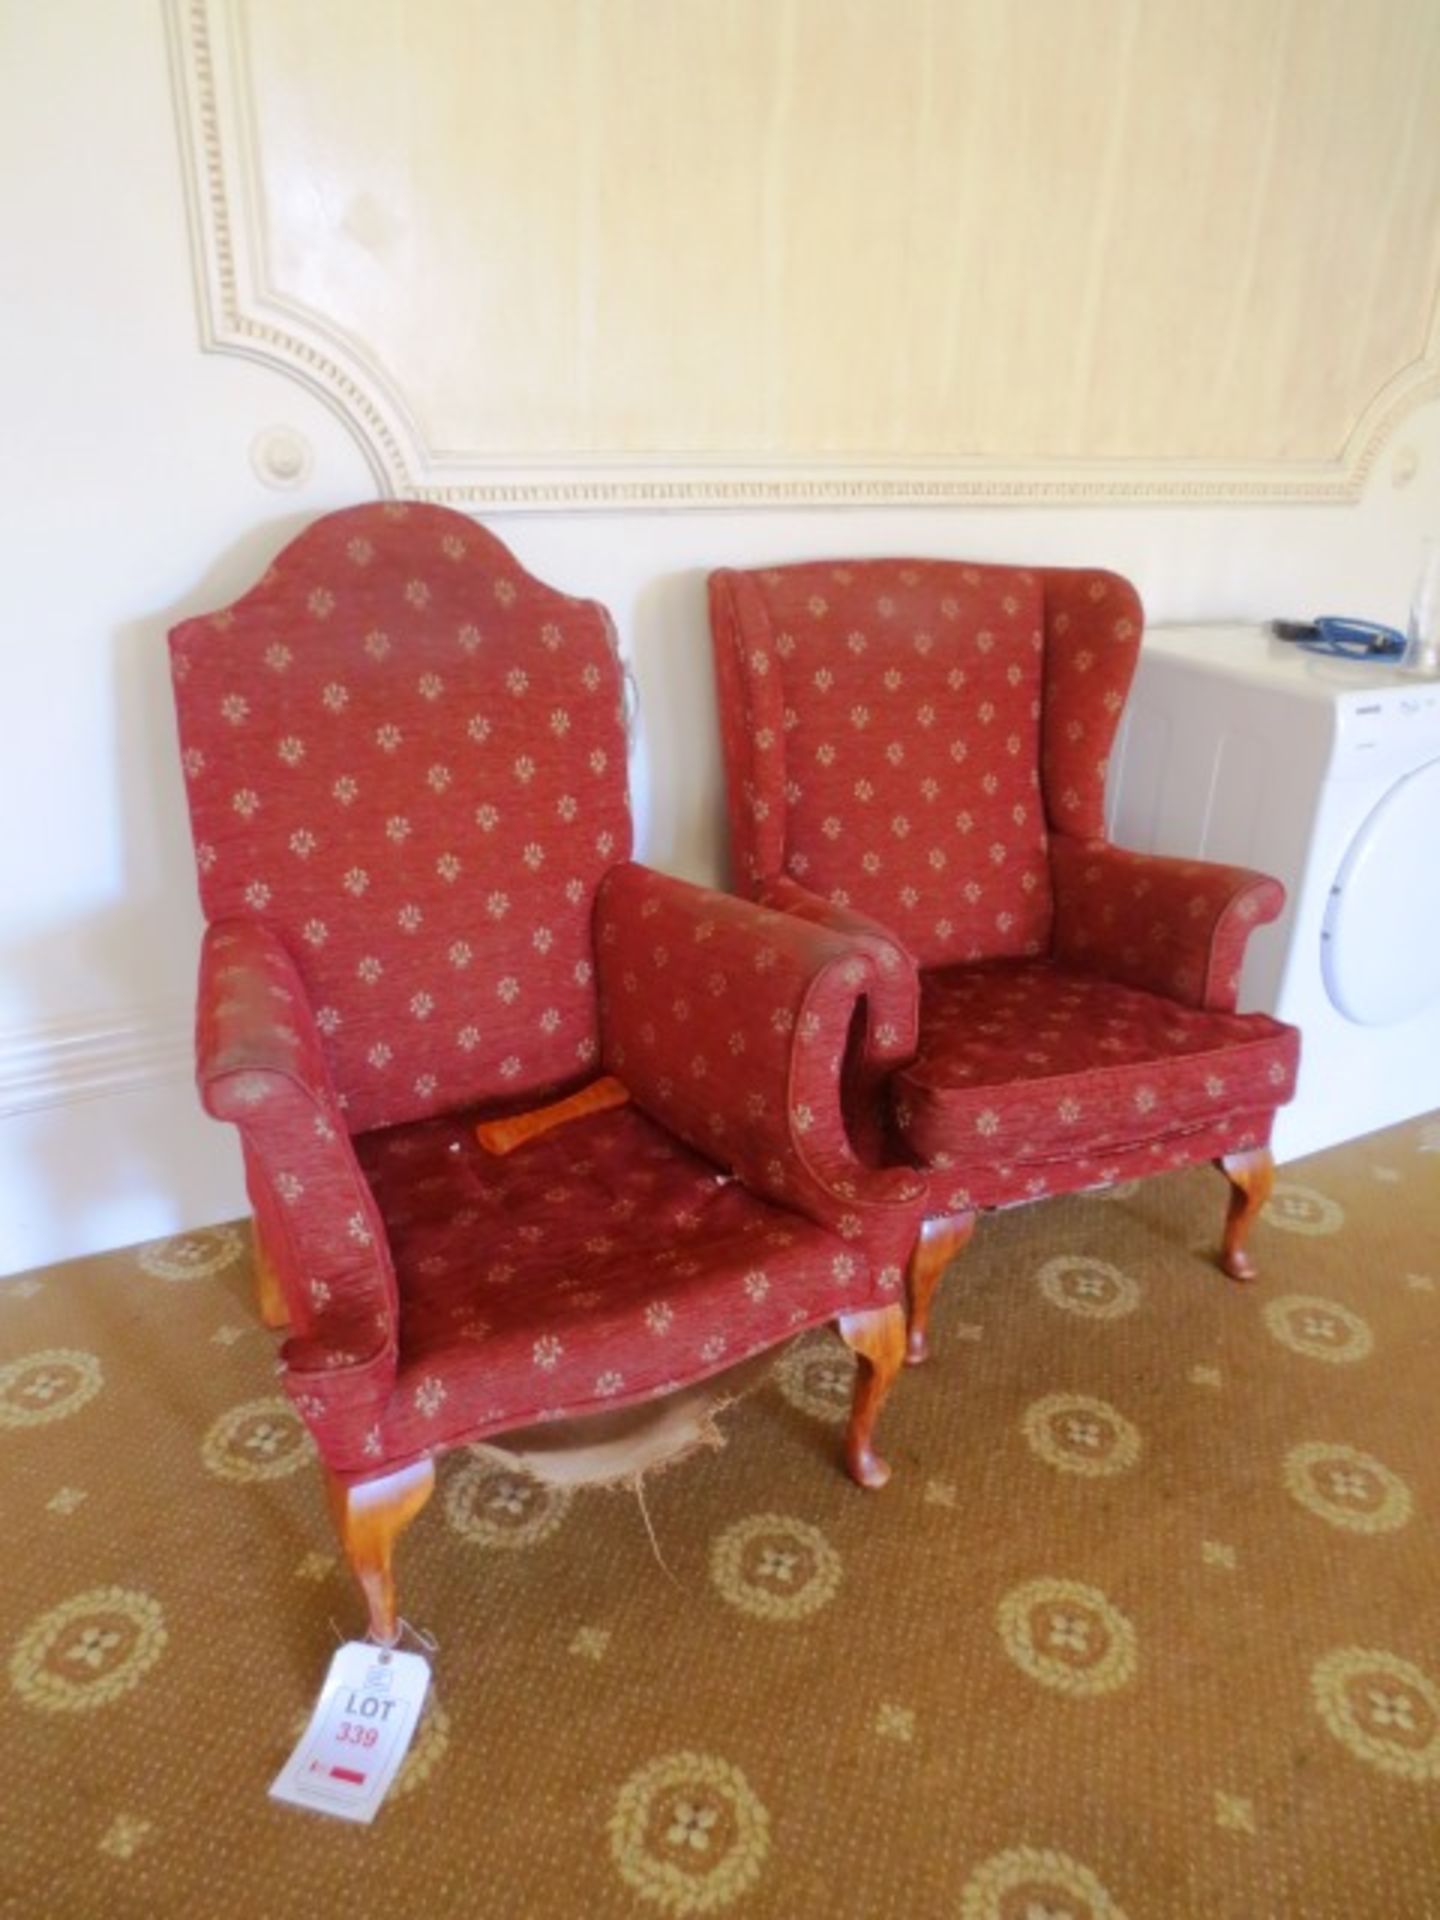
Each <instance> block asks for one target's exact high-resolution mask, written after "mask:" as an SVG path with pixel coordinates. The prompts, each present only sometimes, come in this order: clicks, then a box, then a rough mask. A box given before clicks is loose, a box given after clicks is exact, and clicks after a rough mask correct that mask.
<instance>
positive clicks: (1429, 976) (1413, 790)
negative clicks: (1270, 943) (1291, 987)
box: [1320, 760, 1440, 1027]
mask: <svg viewBox="0 0 1440 1920" xmlns="http://www.w3.org/2000/svg"><path fill="white" fill-rule="evenodd" d="M1320 958H1321V966H1322V969H1323V972H1324V976H1325V987H1326V991H1327V992H1328V993H1329V995H1330V998H1331V1000H1332V1001H1333V1002H1334V1003H1335V1005H1336V1006H1337V1007H1338V1008H1339V1009H1340V1011H1341V1013H1343V1014H1344V1015H1345V1017H1346V1019H1348V1020H1354V1021H1356V1022H1357V1023H1358V1024H1359V1025H1361V1026H1367V1027H1388V1026H1394V1025H1395V1024H1397V1023H1398V1022H1399V1021H1402V1020H1410V1019H1413V1018H1414V1016H1415V1015H1416V1014H1418V1013H1422V1012H1423V1011H1424V1010H1425V1008H1426V1007H1429V1006H1433V1005H1434V1004H1435V1003H1436V1002H1437V1001H1440V760H1432V761H1431V762H1430V763H1429V765H1428V766H1424V767H1418V768H1417V769H1416V770H1415V772H1414V773H1411V774H1407V775H1406V777H1405V778H1404V779H1403V780H1401V781H1400V782H1399V783H1398V784H1397V785H1396V786H1393V787H1392V788H1391V789H1390V791H1389V792H1388V793H1387V794H1386V795H1385V797H1384V799H1383V800H1381V801H1380V803H1379V805H1378V806H1376V807H1375V808H1374V809H1373V811H1372V812H1371V813H1370V815H1369V817H1368V819H1367V820H1366V821H1365V824H1364V826H1362V827H1361V829H1360V831H1359V832H1358V833H1357V834H1356V836H1355V838H1354V839H1353V840H1352V841H1351V842H1350V846H1349V849H1348V851H1347V852H1346V855H1345V858H1344V859H1343V860H1342V861H1341V863H1340V870H1339V872H1338V873H1337V874H1336V876H1335V879H1334V882H1333V883H1332V885H1331V888H1330V901H1329V905H1328V907H1327V908H1326V912H1325V926H1324V930H1323V932H1322V933H1321V936H1320Z"/></svg>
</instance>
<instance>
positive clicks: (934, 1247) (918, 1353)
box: [905, 1213, 975, 1367]
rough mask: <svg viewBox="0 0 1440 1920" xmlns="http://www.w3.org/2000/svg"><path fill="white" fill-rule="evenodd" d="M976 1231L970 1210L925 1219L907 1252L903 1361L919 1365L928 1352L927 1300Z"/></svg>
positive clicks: (932, 1296)
mask: <svg viewBox="0 0 1440 1920" xmlns="http://www.w3.org/2000/svg"><path fill="white" fill-rule="evenodd" d="M974 1231H975V1215H974V1214H973V1213H956V1214H949V1215H941V1216H940V1217H939V1218H938V1219H935V1220H927V1221H926V1222H925V1224H924V1225H923V1226H922V1227H921V1229H920V1237H919V1239H918V1240H917V1241H916V1242H915V1249H914V1251H913V1253H912V1254H911V1255H910V1267H909V1270H908V1272H907V1273H906V1276H905V1291H906V1294H907V1296H908V1298H909V1302H910V1325H909V1330H908V1332H907V1333H906V1336H905V1362H906V1365H907V1366H911V1367H918V1366H919V1364H920V1362H921V1361H922V1360H924V1359H925V1358H927V1356H928V1355H929V1352H930V1303H931V1301H932V1300H933V1299H934V1297H935V1289H936V1288H937V1287H938V1286H939V1284H940V1281H941V1278H942V1277H943V1275H944V1272H945V1269H946V1268H947V1267H948V1266H949V1264H950V1262H951V1261H952V1260H953V1259H954V1258H955V1256H956V1254H958V1253H959V1252H960V1251H961V1250H962V1249H963V1248H964V1246H965V1245H966V1243H967V1242H968V1241H969V1238H970V1236H971V1234H972V1233H973V1232H974Z"/></svg>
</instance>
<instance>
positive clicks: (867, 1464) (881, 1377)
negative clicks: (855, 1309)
mask: <svg viewBox="0 0 1440 1920" xmlns="http://www.w3.org/2000/svg"><path fill="white" fill-rule="evenodd" d="M835 1325H836V1327H837V1328H838V1330H839V1334H840V1338H841V1339H842V1340H843V1341H844V1342H845V1344H846V1346H847V1347H849V1348H850V1350H851V1352H852V1353H854V1354H856V1355H857V1356H858V1358H859V1361H860V1366H859V1369H858V1371H857V1373H856V1377H855V1398H854V1400H853V1401H852V1402H851V1406H850V1419H849V1423H848V1424H847V1426H846V1428H845V1467H846V1471H847V1472H848V1473H849V1475H850V1478H851V1479H852V1480H853V1481H854V1482H855V1483H856V1485H857V1486H861V1487H883V1486H884V1484H885V1482H886V1481H887V1480H888V1479H889V1478H890V1469H889V1467H888V1466H887V1465H886V1463H885V1462H884V1461H883V1460H882V1459H881V1458H880V1456H879V1454H878V1453H876V1451H875V1444H874V1435H875V1422H876V1420H877V1419H878V1418H879V1415H880V1409H881V1407H882V1406H884V1404H885V1396H886V1394H888V1393H889V1391H890V1389H891V1387H892V1386H894V1384H895V1376H896V1375H897V1374H898V1373H899V1371H900V1369H901V1367H902V1366H903V1365H904V1363H905V1309H904V1308H903V1307H902V1306H900V1305H898V1303H897V1304H896V1305H895V1306H893V1307H872V1308H871V1309H870V1310H869V1311H868V1312H866V1313H842V1314H841V1316H840V1318H839V1319H838V1320H837V1321H836V1322H835Z"/></svg>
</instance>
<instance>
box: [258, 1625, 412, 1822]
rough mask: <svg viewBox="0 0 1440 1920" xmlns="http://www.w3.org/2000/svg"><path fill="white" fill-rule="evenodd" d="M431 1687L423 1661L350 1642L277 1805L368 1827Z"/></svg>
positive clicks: (274, 1792) (274, 1795)
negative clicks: (322, 1814) (331, 1816)
mask: <svg viewBox="0 0 1440 1920" xmlns="http://www.w3.org/2000/svg"><path fill="white" fill-rule="evenodd" d="M429 1687H430V1663H429V1661H428V1660H426V1659H425V1658H424V1656H423V1655H422V1654H418V1653H400V1652H399V1651H398V1650H397V1649H395V1648H393V1647H374V1646H368V1645H367V1644H366V1643H365V1642H364V1641H361V1640H347V1641H346V1643H345V1645H344V1646H343V1647H341V1648H340V1650H339V1652H338V1653H337V1654H336V1655H335V1658H334V1659H333V1660H332V1661H331V1662H330V1671H329V1672H328V1673H327V1674H326V1676H325V1685H324V1686H323V1687H322V1688H321V1690H320V1698H319V1700H318V1701H317V1702H316V1703H315V1711H314V1712H313V1713H312V1714H311V1716H310V1724H309V1725H308V1726H307V1727H306V1729H305V1731H304V1733H302V1734H301V1736H300V1740H299V1743H298V1745H297V1746H296V1748H295V1751H294V1752H293V1753H292V1754H291V1756H290V1758H289V1759H288V1760H287V1761H286V1762H285V1764H284V1766H283V1767H282V1768H281V1769H280V1772H279V1774H278V1775H277V1776H276V1779H275V1782H274V1784H273V1786H272V1787H271V1789H270V1798H271V1799H272V1800H288V1801H289V1802H290V1804H291V1806H295V1807H309V1808H311V1809H312V1810H313V1811H314V1812H316V1813H333V1814H334V1815H335V1816H336V1818H337V1819H340V1820H360V1821H363V1822H364V1823H365V1824H367V1825H368V1824H369V1822H370V1821H372V1820H373V1819H374V1818H375V1815H376V1814H377V1813H378V1812H379V1811H380V1803H381V1801H382V1800H383V1799H384V1798H385V1795H386V1794H387V1793H388V1792H389V1790H390V1783H391V1781H392V1780H393V1779H394V1778H395V1775H396V1773H397V1772H398V1771H399V1767H400V1762H401V1761H402V1760H403V1759H404V1758H405V1755H406V1752H407V1750H408V1749H409V1746H410V1741H411V1738H412V1737H413V1735H414V1732H415V1729H416V1727H417V1726H418V1725H419V1723H420V1709H421V1708H422V1707H423V1706H424V1704H425V1695H426V1693H427V1692H428V1690H429Z"/></svg>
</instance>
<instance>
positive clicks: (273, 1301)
mask: <svg viewBox="0 0 1440 1920" xmlns="http://www.w3.org/2000/svg"><path fill="white" fill-rule="evenodd" d="M251 1244H252V1245H253V1247H254V1249H255V1305H256V1307H257V1308H258V1310H259V1314H260V1318H261V1319H262V1320H263V1321H264V1322H265V1325H266V1326H267V1327H270V1328H272V1329H273V1330H274V1331H275V1332H276V1333H278V1332H279V1331H280V1329H281V1328H282V1327H288V1326H289V1324H290V1309H289V1308H288V1307H287V1306H286V1305H285V1296H284V1294H283V1293H282V1292H281V1291H280V1278H279V1275H278V1274H277V1273H276V1271H275V1269H274V1267H273V1266H272V1265H271V1264H270V1260H269V1257H268V1255H267V1254H266V1252H265V1245H264V1242H263V1241H262V1240H261V1238H260V1233H259V1229H258V1228H257V1229H256V1230H255V1232H254V1234H253V1235H252V1239H251Z"/></svg>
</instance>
